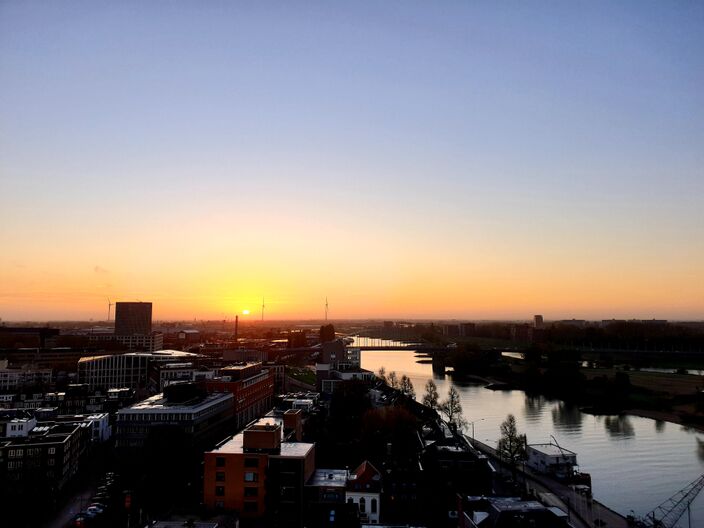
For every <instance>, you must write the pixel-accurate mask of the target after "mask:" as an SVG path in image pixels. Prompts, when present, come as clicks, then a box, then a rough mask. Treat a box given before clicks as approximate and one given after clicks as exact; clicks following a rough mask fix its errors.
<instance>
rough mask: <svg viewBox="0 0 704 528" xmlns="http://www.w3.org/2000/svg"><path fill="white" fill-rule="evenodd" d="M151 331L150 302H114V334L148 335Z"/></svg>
mask: <svg viewBox="0 0 704 528" xmlns="http://www.w3.org/2000/svg"><path fill="white" fill-rule="evenodd" d="M151 332H152V303H150V302H117V303H115V335H149V334H151Z"/></svg>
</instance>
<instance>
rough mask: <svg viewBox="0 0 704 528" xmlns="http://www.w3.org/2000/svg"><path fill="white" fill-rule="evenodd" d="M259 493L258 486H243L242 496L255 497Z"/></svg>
mask: <svg viewBox="0 0 704 528" xmlns="http://www.w3.org/2000/svg"><path fill="white" fill-rule="evenodd" d="M258 495H259V488H245V489H244V496H245V497H257V496H258Z"/></svg>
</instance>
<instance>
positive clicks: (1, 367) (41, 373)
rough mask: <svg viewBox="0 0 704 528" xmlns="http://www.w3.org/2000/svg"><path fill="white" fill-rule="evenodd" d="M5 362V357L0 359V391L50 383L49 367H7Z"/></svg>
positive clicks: (11, 390)
mask: <svg viewBox="0 0 704 528" xmlns="http://www.w3.org/2000/svg"><path fill="white" fill-rule="evenodd" d="M7 363H8V361H7V360H6V359H3V360H0V391H7V392H13V391H17V390H19V389H21V388H22V387H31V386H35V385H47V384H49V383H51V369H19V368H8V367H7Z"/></svg>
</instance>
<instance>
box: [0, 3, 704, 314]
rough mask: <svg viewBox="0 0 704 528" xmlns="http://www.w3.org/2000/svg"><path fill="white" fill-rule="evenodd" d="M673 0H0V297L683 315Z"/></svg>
mask: <svg viewBox="0 0 704 528" xmlns="http://www.w3.org/2000/svg"><path fill="white" fill-rule="evenodd" d="M702 28H704V4H703V3H700V2H685V1H682V2H662V1H661V2H649V1H634V2H625V1H624V2H499V3H496V2H489V1H478V2H455V1H447V2H437V3H432V2H412V1H408V2H382V1H380V2H350V3H324V2H219V1H215V2H195V1H193V2H186V1H181V2H179V1H176V2H159V1H155V2H137V1H134V2H130V1H127V2H1V3H0V318H2V319H3V320H5V321H8V320H10V321H11V320H25V319H33V320H45V319H54V320H56V319H77V318H96V319H97V318H101V317H103V318H104V317H105V316H106V314H107V299H108V298H110V299H112V300H113V302H114V301H116V300H125V301H129V300H142V301H152V302H154V317H155V318H157V319H176V318H179V319H180V318H183V319H192V318H194V317H197V318H216V319H221V318H224V317H227V318H230V317H233V316H234V314H236V313H242V311H243V310H244V309H251V310H252V312H253V316H254V315H255V313H256V312H258V305H259V304H261V298H262V296H265V298H266V304H267V317H269V318H272V319H273V318H317V317H322V315H323V306H324V303H325V297H326V296H327V297H328V298H329V299H330V314H331V317H333V318H348V317H353V318H356V317H389V318H392V317H404V318H412V317H417V318H425V317H437V318H442V317H455V318H471V319H501V318H528V317H531V316H532V315H533V314H534V313H542V314H544V315H545V316H546V317H547V318H563V317H577V318H596V319H601V318H611V317H638V318H651V317H657V318H669V319H678V318H684V319H704V31H703V30H702Z"/></svg>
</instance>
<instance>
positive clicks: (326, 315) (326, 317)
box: [325, 297, 328, 321]
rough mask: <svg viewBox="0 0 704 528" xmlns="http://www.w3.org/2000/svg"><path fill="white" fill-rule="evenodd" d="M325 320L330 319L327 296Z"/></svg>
mask: <svg viewBox="0 0 704 528" xmlns="http://www.w3.org/2000/svg"><path fill="white" fill-rule="evenodd" d="M325 320H326V321H327V320H328V298H327V297H325Z"/></svg>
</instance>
